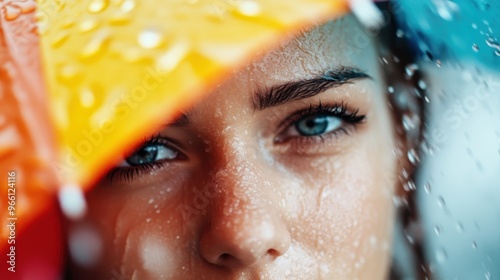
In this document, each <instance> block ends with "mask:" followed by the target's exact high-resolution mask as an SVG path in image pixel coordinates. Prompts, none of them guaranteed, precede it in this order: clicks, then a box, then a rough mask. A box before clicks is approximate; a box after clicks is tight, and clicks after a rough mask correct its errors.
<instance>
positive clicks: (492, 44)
mask: <svg viewBox="0 0 500 280" xmlns="http://www.w3.org/2000/svg"><path fill="white" fill-rule="evenodd" d="M486 44H487V45H488V47H490V48H494V49H496V50H500V43H498V41H497V40H496V39H495V38H493V37H488V39H486Z"/></svg>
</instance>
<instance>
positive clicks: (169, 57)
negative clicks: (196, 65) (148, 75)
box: [157, 41, 189, 72]
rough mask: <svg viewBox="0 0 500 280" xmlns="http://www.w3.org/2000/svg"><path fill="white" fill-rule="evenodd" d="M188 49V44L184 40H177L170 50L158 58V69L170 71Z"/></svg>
mask: <svg viewBox="0 0 500 280" xmlns="http://www.w3.org/2000/svg"><path fill="white" fill-rule="evenodd" d="M188 51H189V44H188V43H187V42H185V41H181V42H177V43H176V44H175V45H174V46H173V47H172V48H171V49H170V50H168V51H167V52H166V53H164V54H163V55H161V56H160V57H159V58H158V61H157V63H158V69H159V70H160V71H163V72H170V71H172V70H174V69H175V67H176V66H177V65H178V64H179V63H180V62H181V61H182V60H183V59H184V57H185V56H186V54H187V53H188Z"/></svg>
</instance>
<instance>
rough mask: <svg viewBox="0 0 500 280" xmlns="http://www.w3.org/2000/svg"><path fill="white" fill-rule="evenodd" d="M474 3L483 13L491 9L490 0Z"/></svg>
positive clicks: (480, 0)
mask: <svg viewBox="0 0 500 280" xmlns="http://www.w3.org/2000/svg"><path fill="white" fill-rule="evenodd" d="M474 3H475V4H476V6H477V7H478V8H479V10H481V11H487V10H489V9H490V3H488V0H476V1H474Z"/></svg>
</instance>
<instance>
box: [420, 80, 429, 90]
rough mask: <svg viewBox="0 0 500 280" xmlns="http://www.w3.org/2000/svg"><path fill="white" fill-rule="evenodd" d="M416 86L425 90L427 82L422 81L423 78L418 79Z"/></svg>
mask: <svg viewBox="0 0 500 280" xmlns="http://www.w3.org/2000/svg"><path fill="white" fill-rule="evenodd" d="M418 87H419V88H420V89H422V90H426V89H427V84H426V83H425V82H424V80H419V81H418Z"/></svg>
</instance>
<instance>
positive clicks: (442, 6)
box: [432, 0, 460, 21]
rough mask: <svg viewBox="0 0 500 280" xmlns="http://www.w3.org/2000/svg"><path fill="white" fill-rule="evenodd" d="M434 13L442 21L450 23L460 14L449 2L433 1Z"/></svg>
mask: <svg viewBox="0 0 500 280" xmlns="http://www.w3.org/2000/svg"><path fill="white" fill-rule="evenodd" d="M432 3H433V4H434V7H435V9H436V10H435V11H436V13H437V14H438V15H439V16H440V17H441V18H442V19H444V20H447V21H451V20H453V19H454V18H455V17H456V16H457V14H458V13H459V12H460V7H459V6H458V5H457V4H456V3H455V2H452V1H449V0H433V1H432Z"/></svg>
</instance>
